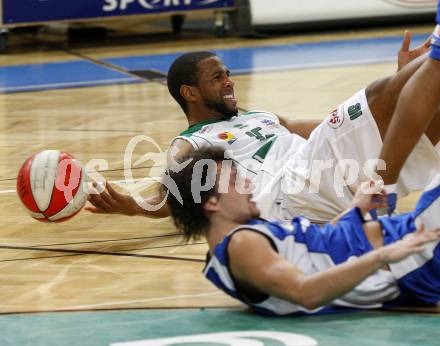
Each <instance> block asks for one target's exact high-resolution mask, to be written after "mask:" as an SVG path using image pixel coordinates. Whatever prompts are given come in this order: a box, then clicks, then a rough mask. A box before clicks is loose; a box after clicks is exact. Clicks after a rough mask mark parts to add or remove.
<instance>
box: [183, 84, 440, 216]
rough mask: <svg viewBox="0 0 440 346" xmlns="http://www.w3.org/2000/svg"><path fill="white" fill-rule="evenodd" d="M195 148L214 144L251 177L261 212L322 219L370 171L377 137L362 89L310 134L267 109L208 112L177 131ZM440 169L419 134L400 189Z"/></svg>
mask: <svg viewBox="0 0 440 346" xmlns="http://www.w3.org/2000/svg"><path fill="white" fill-rule="evenodd" d="M177 138H181V139H184V140H186V141H188V142H189V143H191V145H192V146H193V147H194V148H195V149H199V148H203V147H207V146H219V147H221V148H223V149H224V150H229V151H230V152H231V153H232V155H231V156H232V158H233V159H235V160H236V162H237V163H238V165H239V166H241V167H242V168H245V171H246V172H247V175H248V176H249V177H250V178H252V179H253V182H254V186H255V190H254V198H255V200H256V202H257V205H258V207H259V209H260V210H261V216H262V217H264V218H266V219H277V220H286V219H291V218H294V217H295V216H298V215H303V216H306V217H307V218H309V219H310V220H312V221H313V222H318V223H324V222H327V221H329V220H331V219H332V218H334V217H335V216H336V215H338V214H339V213H341V212H342V211H343V210H345V209H346V208H348V207H349V205H350V202H351V200H352V198H353V195H354V192H355V191H356V189H357V187H358V186H359V184H360V182H362V181H367V180H370V179H371V178H372V177H373V173H372V172H373V168H372V166H374V164H376V163H377V161H376V160H375V159H376V158H377V157H378V156H379V153H380V150H381V148H382V139H381V137H380V133H379V129H378V127H377V125H376V122H375V120H374V117H373V115H372V113H371V110H370V108H369V106H368V101H367V97H366V94H365V90H361V91H359V92H357V93H356V94H355V95H353V96H352V97H351V98H350V99H348V100H347V101H345V102H344V103H342V104H341V105H340V106H339V107H338V108H336V109H335V110H333V111H332V112H331V113H330V114H329V115H328V117H327V118H326V119H325V120H324V121H323V122H322V123H321V124H320V125H319V126H318V127H317V128H316V129H315V130H314V131H313V132H312V134H311V135H310V138H309V139H308V140H305V139H304V138H302V137H300V136H298V135H296V134H292V133H290V132H289V131H288V130H287V129H286V128H285V127H283V126H281V125H280V124H279V120H278V118H277V117H276V116H275V115H274V114H272V113H268V112H263V111H255V112H248V113H245V114H243V115H241V116H237V117H233V118H231V119H229V120H223V121H222V120H208V121H205V122H202V123H199V124H197V125H195V126H192V127H190V128H189V129H188V130H186V131H184V132H182V133H181V134H180V136H179V137H177ZM439 171H440V155H439V152H438V151H436V149H435V148H434V146H433V145H432V143H431V142H430V141H429V139H428V138H427V137H426V136H425V135H424V136H423V137H422V138H421V139H420V141H419V143H418V144H417V146H416V147H415V149H414V150H413V152H412V153H411V155H410V157H409V158H408V160H407V161H406V163H405V165H404V167H403V169H402V171H401V174H400V177H399V181H398V186H397V190H398V193H399V195H400V196H402V195H406V194H408V193H409V192H411V191H414V190H422V189H423V188H424V187H425V186H426V185H427V183H428V182H430V181H431V180H432V179H433V177H434V176H435V174H437V173H438V172H439Z"/></svg>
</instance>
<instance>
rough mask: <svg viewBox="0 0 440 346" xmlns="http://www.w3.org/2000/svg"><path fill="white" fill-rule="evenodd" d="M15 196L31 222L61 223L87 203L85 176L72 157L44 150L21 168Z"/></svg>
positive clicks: (77, 162)
mask: <svg viewBox="0 0 440 346" xmlns="http://www.w3.org/2000/svg"><path fill="white" fill-rule="evenodd" d="M17 193H18V196H19V197H20V200H21V202H22V203H23V205H24V206H25V209H26V211H27V212H28V213H29V214H30V215H31V216H32V217H33V218H34V219H36V220H38V221H42V222H61V221H65V220H67V219H69V218H71V217H73V216H74V215H75V214H77V213H78V212H79V211H80V210H81V209H82V207H83V206H84V204H85V203H86V201H87V174H86V172H85V170H84V167H83V166H82V165H81V163H80V162H79V161H77V160H76V159H75V158H74V157H73V156H71V155H69V154H67V153H64V152H61V151H59V150H45V151H42V152H39V153H37V154H35V155H33V156H31V157H30V158H28V159H27V160H26V161H25V162H24V163H23V165H22V166H21V168H20V170H19V172H18V177H17Z"/></svg>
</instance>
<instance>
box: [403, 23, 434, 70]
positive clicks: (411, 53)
mask: <svg viewBox="0 0 440 346" xmlns="http://www.w3.org/2000/svg"><path fill="white" fill-rule="evenodd" d="M411 38H412V33H411V31H408V30H405V31H404V33H403V41H402V45H401V47H400V49H399V52H398V54H397V71H400V70H401V69H402V68H403V67H404V66H405V65H407V64H408V63H410V62H411V61H413V60H414V59H416V58H418V57H419V56H421V55H423V54H425V53H427V52H429V50H430V41H431V36H429V37H428V38H427V39H426V40H425V41H424V42H423V43H422V44H421V45H419V46H417V47H416V48H414V49H412V50H411V49H410V45H411Z"/></svg>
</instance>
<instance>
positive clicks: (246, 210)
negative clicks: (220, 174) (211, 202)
mask: <svg viewBox="0 0 440 346" xmlns="http://www.w3.org/2000/svg"><path fill="white" fill-rule="evenodd" d="M252 190H253V186H252V183H251V181H250V180H249V179H248V178H244V177H242V176H240V175H239V173H238V172H237V170H236V169H235V167H232V169H231V174H230V179H229V184H228V191H227V192H224V193H221V192H220V193H219V203H220V205H221V209H222V212H223V214H224V215H226V217H227V218H229V219H232V220H233V221H235V222H239V223H244V222H246V221H247V220H249V219H252V218H257V217H259V216H260V210H259V209H258V207H257V205H256V203H255V201H254V200H253V199H252V198H253V196H252Z"/></svg>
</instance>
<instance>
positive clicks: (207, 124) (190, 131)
mask: <svg viewBox="0 0 440 346" xmlns="http://www.w3.org/2000/svg"><path fill="white" fill-rule="evenodd" d="M220 123H225V120H223V119H208V120H204V121H200V122H198V123H197V124H194V125H192V126H190V127H188V128H187V129H186V130H183V131H182V132H180V133H179V136H178V137H191V136H193V135H194V134H197V133H199V134H205V133H208V132H209V131H211V130H212V129H213V128H214V126H216V125H218V124H220Z"/></svg>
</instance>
